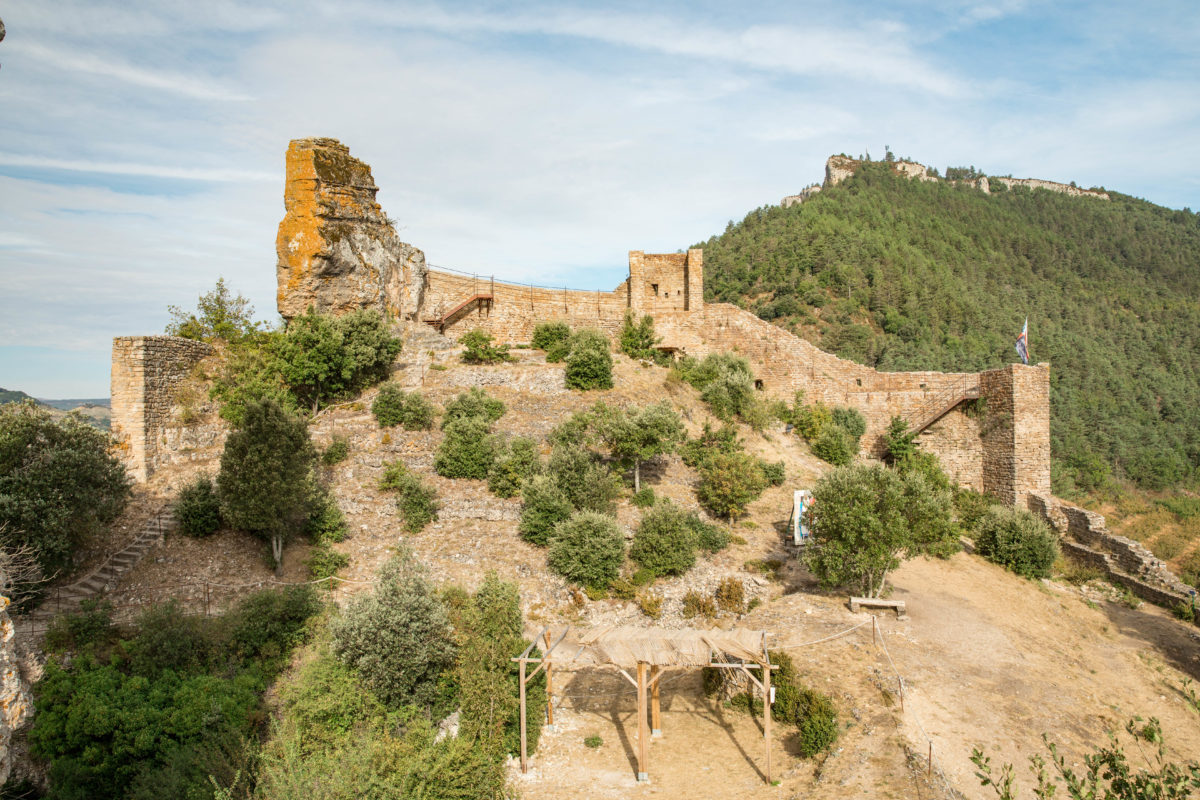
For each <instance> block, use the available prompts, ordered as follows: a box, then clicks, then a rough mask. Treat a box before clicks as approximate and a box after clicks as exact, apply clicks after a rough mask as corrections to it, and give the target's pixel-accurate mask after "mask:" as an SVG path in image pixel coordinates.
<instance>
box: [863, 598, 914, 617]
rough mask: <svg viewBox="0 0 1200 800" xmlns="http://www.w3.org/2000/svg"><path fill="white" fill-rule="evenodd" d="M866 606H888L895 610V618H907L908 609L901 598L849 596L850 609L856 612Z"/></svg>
mask: <svg viewBox="0 0 1200 800" xmlns="http://www.w3.org/2000/svg"><path fill="white" fill-rule="evenodd" d="M863 607H866V608H890V609H892V610H893V611H895V612H896V618H897V619H908V610H907V609H906V608H905V606H904V601H903V600H880V599H878V598H875V597H851V598H850V611H851V612H852V613H854V614H857V613H858V612H859V611H862V609H863Z"/></svg>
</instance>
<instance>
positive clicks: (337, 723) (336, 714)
mask: <svg viewBox="0 0 1200 800" xmlns="http://www.w3.org/2000/svg"><path fill="white" fill-rule="evenodd" d="M280 683H281V686H280V690H279V697H280V700H281V701H282V705H283V711H284V714H285V716H286V718H287V720H288V722H289V723H291V725H292V729H293V730H295V732H296V735H297V738H298V744H299V746H300V749H301V751H302V752H303V753H306V754H312V753H317V752H319V751H321V750H325V749H327V748H331V747H336V746H338V745H341V744H344V743H345V742H346V741H347V740H348V739H349V737H350V735H351V734H352V733H353V732H354V731H355V730H356V729H365V730H367V731H372V732H380V731H382V730H383V729H384V727H385V725H386V709H385V708H384V706H383V704H382V703H380V702H379V700H377V699H376V698H375V696H374V695H372V694H371V693H370V692H367V691H363V688H362V687H361V686H360V685H359V684H358V681H357V680H356V679H355V677H354V673H353V672H352V671H351V670H350V668H349V667H347V666H346V665H345V664H343V663H342V662H341V661H340V660H338V659H337V658H336V657H335V656H334V655H333V654H332V653H330V652H329V651H327V650H324V649H322V650H321V651H320V652H319V655H318V656H317V658H315V659H313V660H311V661H308V662H307V663H305V664H303V665H302V666H301V667H300V669H299V671H298V673H297V675H296V677H295V678H294V679H292V680H285V681H281V682H280Z"/></svg>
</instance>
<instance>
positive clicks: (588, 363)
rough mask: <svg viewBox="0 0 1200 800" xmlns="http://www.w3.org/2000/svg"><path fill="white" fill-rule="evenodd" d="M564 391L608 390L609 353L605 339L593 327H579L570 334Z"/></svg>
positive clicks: (610, 368) (610, 369)
mask: <svg viewBox="0 0 1200 800" xmlns="http://www.w3.org/2000/svg"><path fill="white" fill-rule="evenodd" d="M566 382H567V388H568V389H582V390H584V391H587V390H589V389H611V388H612V387H613V380H612V351H611V348H610V345H609V342H608V337H607V336H605V335H604V333H603V332H602V331H600V330H597V329H595V328H582V329H580V330H577V331H575V332H574V333H573V334H571V341H570V353H569V354H568V355H567V369H566Z"/></svg>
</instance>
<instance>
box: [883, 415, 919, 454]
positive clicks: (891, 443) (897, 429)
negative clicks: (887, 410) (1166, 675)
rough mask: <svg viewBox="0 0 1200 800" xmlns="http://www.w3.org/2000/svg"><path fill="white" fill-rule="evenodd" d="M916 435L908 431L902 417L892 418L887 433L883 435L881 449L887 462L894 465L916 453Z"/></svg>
mask: <svg viewBox="0 0 1200 800" xmlns="http://www.w3.org/2000/svg"><path fill="white" fill-rule="evenodd" d="M916 442H917V434H916V433H915V432H914V431H911V430H909V428H908V423H907V422H905V421H904V418H903V417H892V421H891V422H890V423H888V429H887V432H886V433H884V435H883V448H884V454H885V458H886V460H887V462H888V463H889V464H894V463H896V462H897V461H901V460H903V459H905V458H907V457H908V456H910V455H912V454H913V453H915V452H916V451H917V444H916Z"/></svg>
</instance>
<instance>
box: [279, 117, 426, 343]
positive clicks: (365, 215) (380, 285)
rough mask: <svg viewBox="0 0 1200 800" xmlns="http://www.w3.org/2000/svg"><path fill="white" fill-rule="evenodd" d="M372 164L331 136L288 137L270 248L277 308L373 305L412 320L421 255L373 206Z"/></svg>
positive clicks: (337, 310) (290, 313)
mask: <svg viewBox="0 0 1200 800" xmlns="http://www.w3.org/2000/svg"><path fill="white" fill-rule="evenodd" d="M378 191H379V190H378V188H377V187H376V186H375V179H374V178H373V177H372V176H371V168H370V167H369V166H368V165H367V164H365V163H363V162H362V161H359V160H358V159H356V158H354V157H352V156H351V155H350V149H349V148H348V147H346V146H345V145H343V144H341V143H340V142H338V141H337V140H336V139H295V140H293V141H292V142H291V144H289V145H288V150H287V183H286V185H285V187H284V199H283V202H284V208H285V210H286V213H285V215H284V218H283V221H282V222H280V223H279V234H278V236H277V238H276V242H275V247H276V253H277V255H278V261H277V264H276V279H277V281H278V295H277V302H278V306H279V313H280V314H281V315H282V316H283V317H284V318H285V319H292V318H293V317H296V316H299V315H300V314H303V313H304V312H305V311H306V310H307V309H308V307H309V306H310V305H311V306H313V307H314V308H315V309H316V310H317V311H319V312H322V313H331V314H342V313H346V312H348V311H354V310H356V309H360V308H368V309H376V310H378V311H380V312H381V313H383V314H384V315H385V317H387V318H389V319H401V318H403V319H415V317H416V315H417V310H418V309H419V308H420V306H421V302H422V291H423V288H424V282H425V271H426V267H425V254H424V253H422V252H421V251H420V250H418V249H417V248H415V247H413V246H412V245H410V244H405V243H404V242H402V241H400V237H398V236H397V235H396V230H395V228H394V227H393V226H392V223H391V222H390V221H389V219H388V217H387V215H386V214H384V213H383V209H382V208H380V206H379V204H378V203H377V202H375V194H376V192H378Z"/></svg>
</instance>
